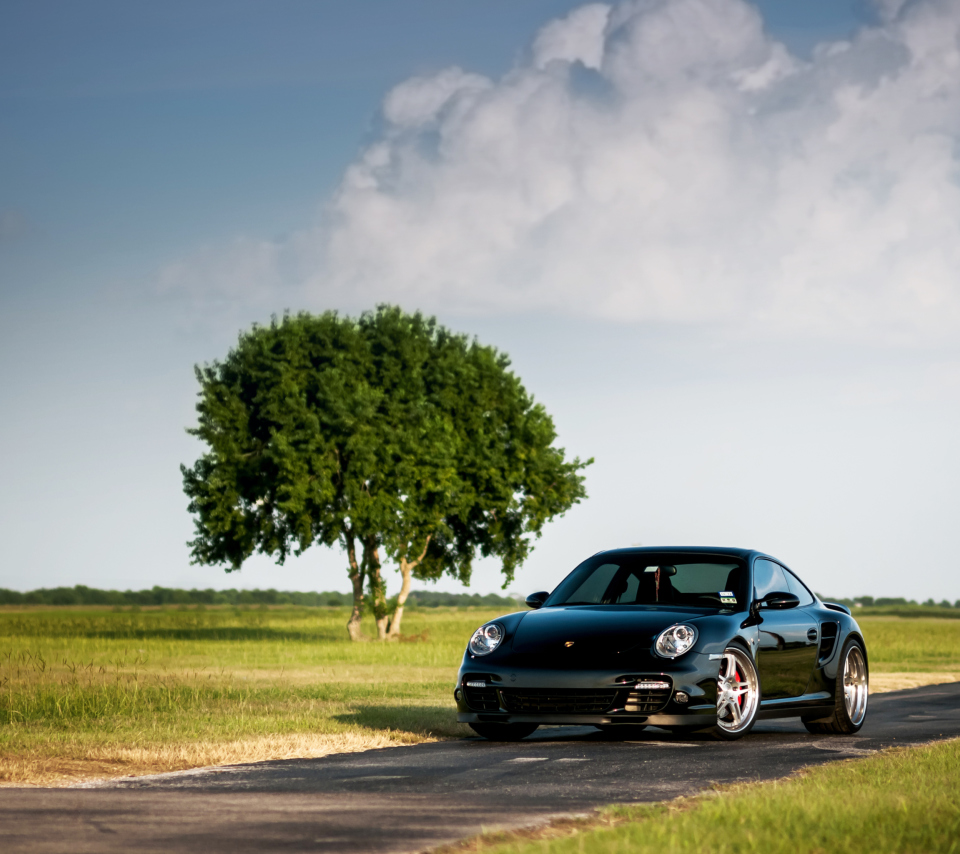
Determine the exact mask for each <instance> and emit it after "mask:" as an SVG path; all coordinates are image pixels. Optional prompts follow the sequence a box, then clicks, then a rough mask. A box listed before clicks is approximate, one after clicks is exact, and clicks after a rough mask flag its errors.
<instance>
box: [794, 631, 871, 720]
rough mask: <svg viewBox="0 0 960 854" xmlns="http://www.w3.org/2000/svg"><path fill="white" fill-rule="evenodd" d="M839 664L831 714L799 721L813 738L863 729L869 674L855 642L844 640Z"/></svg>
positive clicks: (857, 642)
mask: <svg viewBox="0 0 960 854" xmlns="http://www.w3.org/2000/svg"><path fill="white" fill-rule="evenodd" d="M840 662H841V663H840V666H839V667H838V668H837V682H836V688H835V689H834V704H833V714H832V715H830V717H827V718H818V719H817V720H809V719H807V718H803V719H802V720H803V725H804V726H805V727H806V728H807V732H812V733H814V734H815V735H853V733H855V732H859V731H860V727H862V726H863V720H864V718H866V716H867V699H868V698H869V696H870V674H869V672H868V671H867V657H866V655H864V653H863V647H862V646H861V644H860V642H859V641H857V640H854V639H853V638H848V639H847V642H846V643H845V644H844V645H843V652H842V653H841V654H840Z"/></svg>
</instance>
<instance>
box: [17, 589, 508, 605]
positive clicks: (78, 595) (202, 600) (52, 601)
mask: <svg viewBox="0 0 960 854" xmlns="http://www.w3.org/2000/svg"><path fill="white" fill-rule="evenodd" d="M352 602H353V597H352V596H351V594H349V593H337V592H336V591H334V592H331V593H300V592H297V591H292V590H272V589H271V590H178V589H176V588H172V587H152V588H151V589H149V590H97V589H96V588H95V587H84V586H83V585H82V584H78V585H77V586H76V587H51V588H41V589H40V590H31V591H29V592H28V593H20V592H19V591H17V590H4V589H3V588H2V587H0V605H138V606H151V605H154V606H156V605H297V606H299V607H302V608H303V607H306V608H317V607H320V606H327V607H331V606H333V607H337V606H343V605H350V604H352ZM519 603H520V600H519V599H515V598H512V597H510V596H499V595H497V594H496V593H488V594H486V595H485V596H481V595H480V594H479V593H441V592H439V591H435V590H413V591H411V592H410V596H409V598H408V599H407V607H408V608H418V607H419V608H439V607H441V606H446V607H457V608H466V607H470V606H489V607H492V608H516V607H517V606H518V604H519Z"/></svg>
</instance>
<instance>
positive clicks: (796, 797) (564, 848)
mask: <svg viewBox="0 0 960 854" xmlns="http://www.w3.org/2000/svg"><path fill="white" fill-rule="evenodd" d="M571 827H573V829H572V830H571ZM530 836H531V834H529V833H524V834H517V835H514V836H510V835H507V836H506V837H505V836H503V835H500V836H499V837H489V838H486V839H485V838H480V839H476V840H471V841H470V842H466V843H463V844H462V846H457V847H458V848H459V849H460V850H464V851H478V852H483V854H614V852H618V854H620V853H621V852H630V854H646V852H650V854H654V852H655V854H681V852H698V854H699V852H713V854H748V852H757V854H797V852H800V854H806V852H809V854H820V853H821V852H824V853H825V852H830V854H848V852H849V854H853V852H857V854H862V852H871V854H878V853H879V854H882V852H891V854H892V852H897V854H902V852H958V851H960V740H955V741H947V742H939V743H937V744H933V745H929V746H925V747H920V748H913V749H893V750H887V751H884V752H882V753H879V754H877V755H876V756H871V757H868V758H865V759H857V760H850V761H845V762H838V763H832V764H829V765H821V766H818V767H814V768H810V769H806V770H804V771H803V772H801V773H800V774H799V775H796V776H794V777H789V778H787V779H785V780H778V781H775V782H769V783H751V784H743V785H736V786H729V787H723V788H721V789H718V790H716V791H714V792H711V793H708V794H706V795H701V796H698V797H694V798H681V799H678V800H675V801H671V802H669V803H667V804H653V805H642V806H630V807H623V806H621V807H609V808H607V809H605V810H603V811H602V812H601V814H600V816H599V817H598V819H596V820H595V821H594V822H591V823H588V826H587V828H586V829H577V828H576V826H575V825H573V826H571V825H569V824H568V825H566V826H564V825H561V826H560V827H557V828H547V829H544V830H542V831H539V832H536V833H534V834H533V838H530Z"/></svg>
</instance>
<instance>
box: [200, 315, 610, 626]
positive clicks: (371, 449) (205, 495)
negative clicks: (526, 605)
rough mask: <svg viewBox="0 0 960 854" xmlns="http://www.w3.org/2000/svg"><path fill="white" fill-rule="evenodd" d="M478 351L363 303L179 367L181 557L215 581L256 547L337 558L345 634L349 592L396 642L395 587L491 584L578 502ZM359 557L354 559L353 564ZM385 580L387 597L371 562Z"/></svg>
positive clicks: (499, 364)
mask: <svg viewBox="0 0 960 854" xmlns="http://www.w3.org/2000/svg"><path fill="white" fill-rule="evenodd" d="M509 365H510V362H509V359H508V358H507V357H506V355H504V354H502V353H499V352H498V351H497V350H496V349H494V348H492V347H486V346H482V345H481V344H479V343H478V342H476V341H475V340H474V341H471V340H469V339H468V338H467V337H466V336H464V335H457V334H453V333H451V332H449V331H448V330H446V329H444V328H443V327H442V326H440V325H438V324H437V323H436V321H435V320H434V319H433V318H426V317H424V316H423V315H421V314H419V313H416V314H407V313H405V312H403V311H402V310H400V309H399V308H396V307H393V306H380V307H379V308H378V309H377V310H376V311H374V312H368V313H366V314H363V315H362V316H361V317H360V318H357V319H353V318H349V317H343V316H340V315H339V314H337V313H336V312H325V313H324V314H321V315H310V314H306V313H303V314H297V315H294V316H285V317H283V318H282V319H279V320H278V319H274V320H273V322H271V323H270V325H269V326H255V327H254V328H253V329H251V330H250V331H249V332H245V333H243V334H241V335H240V338H239V341H238V343H237V345H236V347H234V348H233V349H232V350H231V351H230V352H229V353H228V355H227V356H226V358H225V359H224V360H223V361H217V362H214V363H212V364H210V365H206V366H204V367H202V368H199V367H198V368H197V371H196V373H197V379H198V381H199V383H200V393H199V401H198V403H197V413H198V416H199V417H198V425H197V426H196V427H195V428H193V429H191V430H190V431H189V432H190V433H192V434H193V435H195V436H197V437H198V438H199V439H200V440H201V441H202V442H204V443H205V445H206V446H207V450H206V452H205V453H204V454H203V455H202V456H201V457H200V459H198V460H197V461H196V462H195V463H194V465H193V466H192V467H189V468H188V467H186V466H181V471H182V473H183V478H184V489H185V491H186V494H187V495H188V497H189V498H190V505H189V509H190V511H191V512H192V513H193V514H195V517H196V518H195V523H196V536H195V538H194V539H193V540H192V541H191V542H190V546H191V549H192V555H193V559H194V561H195V562H197V563H204V564H225V565H226V568H227V570H228V571H230V570H232V569H236V568H239V567H240V566H241V564H242V563H243V561H244V560H245V559H246V558H247V557H249V556H250V555H252V554H254V553H255V552H260V553H263V554H268V555H272V556H275V557H276V559H277V561H278V562H279V563H283V561H284V560H285V559H286V557H287V556H288V555H290V554H291V553H293V554H300V553H302V552H303V551H305V550H306V549H307V548H309V547H310V546H311V545H313V544H315V543H316V544H322V545H328V546H329V545H334V544H337V543H339V544H340V545H341V546H342V547H343V548H344V550H345V551H346V553H347V558H348V562H349V574H350V578H351V581H352V584H353V593H354V608H353V614H352V615H351V618H350V622H349V623H348V630H349V632H350V635H351V637H353V638H359V637H360V615H361V610H362V608H363V606H364V595H365V592H364V591H365V590H366V591H368V594H369V604H370V606H371V607H372V610H373V612H374V614H375V616H376V620H377V627H378V635H379V636H380V637H390V636H396V635H398V634H399V630H400V620H401V617H402V614H403V603H404V601H405V600H406V596H407V594H408V593H409V590H410V584H411V579H412V578H413V577H417V578H421V579H436V578H439V577H440V576H441V575H443V574H449V575H451V576H453V577H455V578H457V579H459V580H460V581H463V582H468V581H469V579H470V574H471V569H472V565H473V561H474V559H475V558H476V557H477V555H480V556H483V557H491V556H493V557H496V558H498V559H499V561H500V563H501V567H502V571H503V574H504V576H505V582H504V586H506V584H508V583H509V582H510V581H511V580H512V578H513V575H514V572H515V570H516V568H517V567H518V566H520V564H521V563H522V562H523V561H524V559H525V558H526V557H527V555H528V554H529V552H530V549H531V548H532V545H531V537H533V538H535V537H538V536H540V533H541V530H542V528H543V526H544V525H545V524H546V522H547V521H549V520H550V519H552V518H553V517H555V516H557V515H559V514H562V513H564V512H565V511H566V510H567V509H569V508H570V507H571V506H572V505H574V504H576V503H578V502H579V501H580V500H581V499H582V498H584V497H585V495H586V493H585V490H584V484H583V481H584V478H583V476H582V475H581V474H580V472H581V471H582V470H583V469H584V468H585V467H586V466H587V465H589V463H590V462H592V461H591V460H587V461H586V462H581V461H580V460H579V459H573V460H569V461H568V460H567V459H566V458H565V454H564V450H563V449H562V448H556V447H554V441H555V439H556V431H555V429H554V426H553V421H552V419H551V418H550V416H549V415H548V414H547V412H546V411H545V410H544V408H543V407H542V406H541V405H540V404H537V403H535V402H534V400H533V398H532V397H531V396H530V395H529V394H528V393H527V392H526V390H525V389H524V388H523V386H522V384H521V383H520V380H519V379H518V378H517V377H516V375H515V374H513V373H512V372H511V371H510V370H509ZM358 555H359V556H358ZM384 556H385V557H386V558H387V559H389V560H391V561H393V562H395V563H396V564H397V566H398V568H399V570H400V572H401V576H402V586H401V590H400V594H399V596H398V597H397V600H396V602H395V603H394V602H391V603H388V602H387V599H386V596H385V584H384V579H383V574H382V573H383V571H382V561H383V557H384Z"/></svg>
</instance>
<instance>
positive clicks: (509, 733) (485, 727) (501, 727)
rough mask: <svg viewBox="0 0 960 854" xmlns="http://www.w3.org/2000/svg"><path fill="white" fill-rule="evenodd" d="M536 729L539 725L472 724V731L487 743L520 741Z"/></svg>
mask: <svg viewBox="0 0 960 854" xmlns="http://www.w3.org/2000/svg"><path fill="white" fill-rule="evenodd" d="M536 728H537V724H470V729H472V730H473V731H474V732H475V733H476V734H477V735H479V736H482V737H483V738H485V739H487V741H520V739H521V738H526V737H527V736H528V735H530V734H531V733H532V732H534V731H535V730H536Z"/></svg>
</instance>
